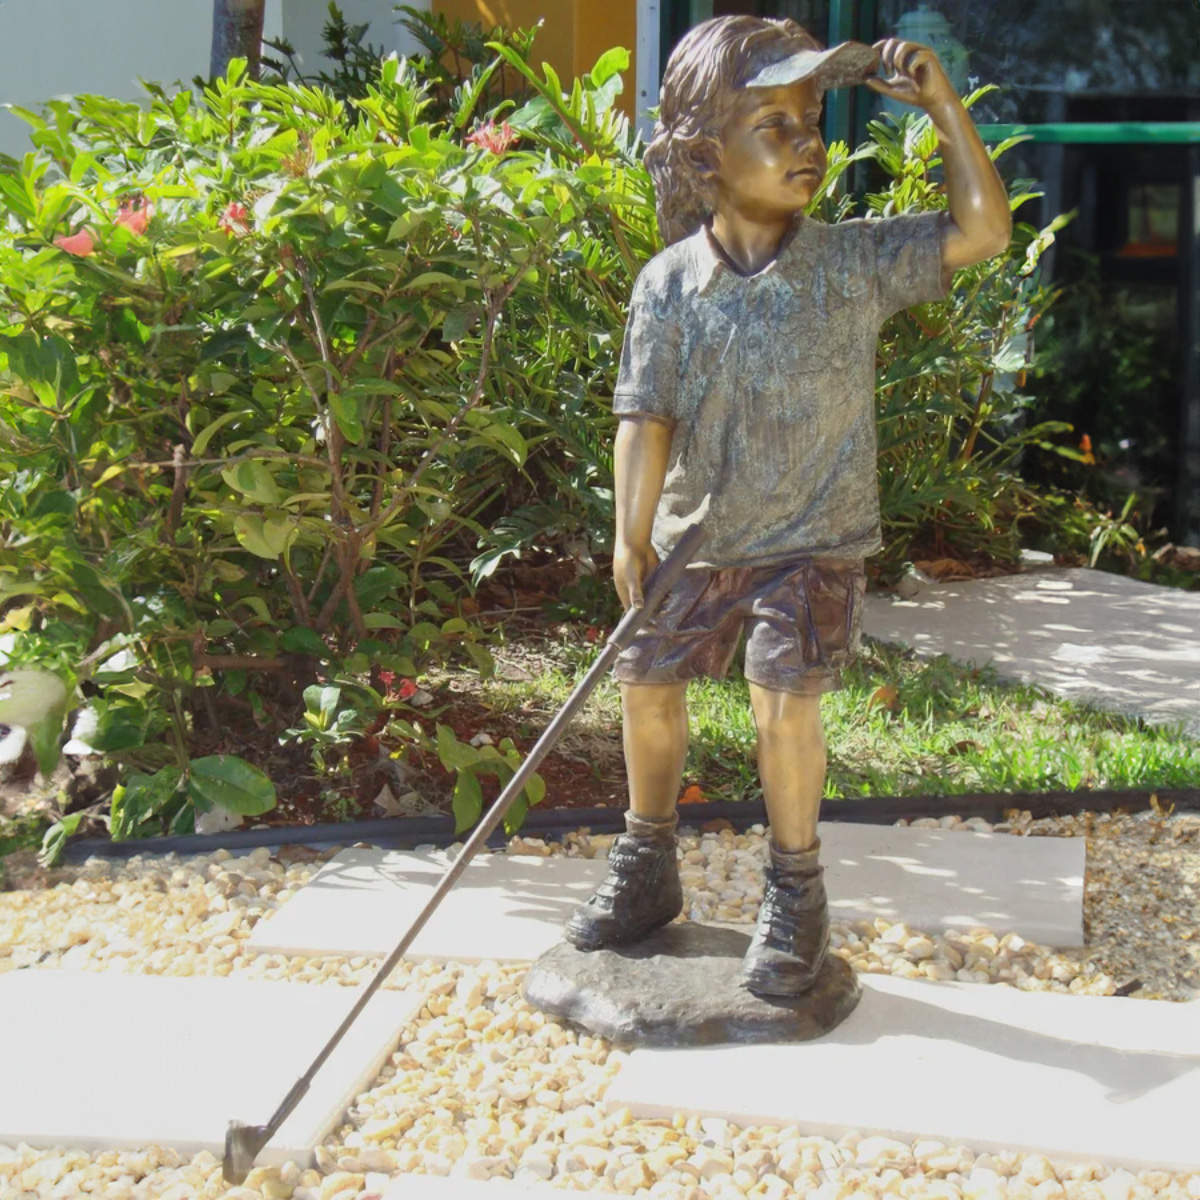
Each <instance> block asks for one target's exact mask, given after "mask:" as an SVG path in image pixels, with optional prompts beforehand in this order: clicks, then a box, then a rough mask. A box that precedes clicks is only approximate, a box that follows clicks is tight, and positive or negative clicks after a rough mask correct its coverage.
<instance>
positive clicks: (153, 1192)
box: [0, 811, 1200, 1200]
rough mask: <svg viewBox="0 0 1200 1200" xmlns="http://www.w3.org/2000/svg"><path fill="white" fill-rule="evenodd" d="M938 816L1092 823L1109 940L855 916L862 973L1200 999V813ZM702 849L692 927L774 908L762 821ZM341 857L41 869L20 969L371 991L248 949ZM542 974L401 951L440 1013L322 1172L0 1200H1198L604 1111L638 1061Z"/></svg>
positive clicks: (1187, 1193) (583, 848) (22, 1188)
mask: <svg viewBox="0 0 1200 1200" xmlns="http://www.w3.org/2000/svg"><path fill="white" fill-rule="evenodd" d="M684 819H685V820H686V816H685V818H684ZM924 823H925V822H913V824H915V825H920V824H924ZM934 824H939V825H940V826H941V827H943V828H952V829H958V830H961V831H963V833H964V835H969V834H970V833H971V832H973V831H983V832H987V831H998V832H1001V833H1005V832H1008V833H1013V834H1018V835H1022V836H1086V837H1087V838H1088V878H1087V887H1086V892H1085V896H1086V900H1085V904H1086V920H1087V930H1088V942H1089V944H1088V945H1087V946H1085V947H1083V948H1081V949H1078V950H1068V951H1054V950H1052V949H1050V948H1048V947H1044V946H1038V945H1035V944H1033V943H1029V942H1026V941H1024V940H1023V939H1021V938H1019V937H1017V936H1015V935H1014V934H1012V933H1011V932H1010V931H1005V930H987V929H977V930H971V931H969V932H967V933H963V934H954V933H951V934H934V933H930V932H927V931H922V930H920V929H916V928H910V927H908V926H907V925H905V924H891V925H889V924H888V923H887V922H886V921H875V922H866V921H863V922H854V923H850V924H844V925H835V926H834V927H833V945H834V950H835V952H836V953H838V954H840V955H842V956H843V957H845V958H846V959H847V960H848V961H849V962H850V963H851V965H853V966H854V967H855V968H856V969H857V970H862V971H869V972H878V973H891V974H895V975H900V976H903V977H906V978H922V977H925V978H931V979H958V980H963V981H965V982H970V983H977V984H980V985H993V986H994V985H1001V984H1007V985H1009V986H1013V987H1018V988H1021V989H1024V990H1039V991H1056V992H1067V993H1075V994H1092V995H1111V994H1113V993H1114V992H1118V991H1120V992H1121V993H1122V994H1135V995H1142V996H1150V997H1159V998H1162V999H1165V1000H1184V999H1190V998H1191V997H1192V996H1193V995H1194V994H1195V984H1196V979H1195V972H1196V970H1197V967H1198V965H1200V958H1198V956H1197V944H1196V943H1197V939H1200V933H1198V932H1197V928H1198V925H1200V922H1198V921H1197V917H1196V912H1195V909H1196V908H1197V905H1196V903H1195V898H1194V892H1195V889H1196V888H1197V887H1200V816H1197V815H1195V814H1169V813H1165V812H1161V811H1154V812H1151V813H1148V814H1139V815H1137V816H1132V817H1131V816H1116V817H1106V816H1096V815H1093V814H1084V815H1083V816H1081V817H1078V818H1056V819H1054V820H1051V821H1033V820H1032V819H1030V818H1029V814H1027V813H1019V812H1013V813H1012V814H1010V816H1009V819H1007V820H1006V821H1005V822H1004V823H1003V824H1001V825H997V826H994V827H993V826H989V825H988V824H987V822H982V821H980V820H978V819H973V820H968V821H963V820H962V819H960V818H944V819H943V820H942V821H941V822H934ZM611 842H612V837H611V836H594V837H593V836H591V835H590V834H589V833H588V832H587V831H586V830H581V831H579V832H577V833H575V834H568V835H567V836H566V838H565V839H564V842H563V843H561V844H559V843H553V844H546V843H544V842H540V841H538V840H537V839H532V838H515V839H513V840H512V841H511V842H510V843H509V846H508V849H507V852H508V853H510V854H539V855H551V854H567V855H575V856H584V857H593V856H596V855H599V854H603V853H606V852H607V848H608V846H609V845H611ZM680 844H681V859H682V861H681V872H682V874H683V877H684V884H685V893H686V908H685V914H684V918H683V919H692V920H718V921H732V922H747V923H748V922H750V921H752V920H753V919H754V914H755V911H756V909H757V905H758V902H759V900H760V899H761V867H762V864H763V862H765V858H766V840H765V837H764V831H763V829H762V827H761V826H755V827H754V828H752V829H751V830H749V831H748V832H747V833H744V834H738V833H735V832H734V831H733V830H731V829H714V830H711V831H707V832H696V831H687V830H685V831H684V832H683V836H681V838H680ZM332 853H334V852H328V853H326V854H323V855H317V854H315V853H314V852H312V851H310V850H305V849H303V848H297V847H285V848H283V849H282V850H280V851H279V853H278V854H277V855H272V854H271V852H270V851H268V850H266V849H258V850H255V851H252V852H251V853H250V854H249V855H246V856H241V857H237V858H235V857H233V856H232V855H230V854H229V853H228V852H227V851H217V852H216V853H214V854H211V855H205V856H197V857H192V858H183V859H181V858H179V857H177V856H173V855H168V856H166V857H163V858H150V857H146V858H133V859H130V860H128V861H127V862H125V863H117V862H112V863H110V862H108V861H107V860H103V859H98V858H93V859H89V860H88V861H87V863H85V864H84V865H83V866H82V867H78V868H67V869H62V870H58V871H55V872H53V873H52V874H51V875H50V876H49V877H48V878H47V877H45V876H42V878H41V883H42V886H35V885H34V884H35V880H33V879H28V878H27V879H26V883H27V886H25V887H24V888H23V890H19V891H10V892H5V893H0V973H3V972H5V971H11V970H22V969H38V968H66V969H71V968H76V969H80V970H119V971H130V972H140V973H145V974H162V975H213V974H215V975H230V974H237V975H243V976H249V977H261V978H269V979H288V980H290V981H293V982H301V983H311V984H313V985H314V986H327V987H328V986H347V985H354V984H363V983H366V982H367V981H369V980H370V979H371V977H372V976H373V974H374V971H375V969H376V967H377V966H378V963H379V961H380V960H378V959H367V958H351V959H346V958H342V957H334V956H323V957H313V958H303V957H286V956H283V955H278V954H266V955H254V954H252V953H248V952H247V951H246V948H245V941H246V939H247V938H248V937H249V935H250V932H251V930H252V929H253V927H254V924H255V923H256V922H257V921H258V920H260V919H261V918H262V917H263V916H265V915H266V914H268V913H270V912H271V911H273V910H274V909H276V908H278V907H279V906H280V905H282V904H285V903H287V901H288V899H290V898H291V896H293V895H294V894H295V892H296V891H297V890H298V889H299V888H300V887H302V886H303V885H304V884H305V883H306V882H308V880H309V879H310V878H311V877H312V875H313V874H314V873H315V872H316V870H317V869H319V867H320V865H321V862H322V861H323V860H325V859H327V858H328V857H329V856H330V854H332ZM11 878H12V877H11V876H10V881H11ZM525 969H526V968H525V967H524V966H523V965H512V964H509V965H498V964H495V963H487V962H485V963H482V964H479V965H477V966H462V965H459V964H453V963H450V964H438V963H416V964H414V963H401V964H400V966H399V967H398V968H397V970H396V972H395V973H394V974H393V975H392V977H391V978H390V979H389V980H388V982H387V984H386V985H385V986H388V987H399V988H410V987H411V988H419V989H421V990H422V991H423V992H424V995H425V1004H424V1007H423V1008H422V1009H421V1011H420V1013H419V1015H418V1016H417V1018H416V1019H415V1020H414V1021H413V1023H412V1025H411V1026H410V1027H408V1028H406V1029H404V1030H403V1031H402V1034H401V1039H400V1044H399V1047H398V1049H397V1052H396V1053H395V1054H394V1055H393V1056H392V1058H391V1061H390V1063H389V1064H388V1065H387V1066H386V1067H385V1068H384V1070H383V1071H382V1073H381V1074H380V1076H379V1077H378V1078H377V1079H376V1080H375V1081H374V1083H373V1085H372V1086H371V1088H370V1089H368V1090H367V1091H366V1092H364V1093H363V1094H362V1095H360V1096H359V1097H357V1098H356V1101H355V1103H354V1105H353V1106H352V1107H351V1109H350V1110H349V1111H348V1112H347V1114H346V1116H345V1121H344V1124H343V1125H342V1126H341V1127H340V1128H339V1129H338V1130H337V1131H336V1133H335V1135H334V1136H333V1137H331V1138H330V1139H329V1140H328V1141H327V1143H326V1144H325V1145H323V1146H322V1147H320V1148H318V1151H317V1156H316V1158H317V1163H316V1166H315V1167H313V1168H309V1169H301V1168H300V1167H299V1166H297V1165H296V1164H294V1163H289V1164H286V1165H285V1166H283V1167H277V1168H259V1169H256V1170H255V1171H253V1172H252V1173H251V1175H250V1176H249V1178H248V1179H247V1180H246V1183H245V1184H244V1185H243V1186H242V1187H240V1188H228V1187H227V1186H226V1185H225V1184H224V1182H223V1180H222V1178H221V1167H220V1162H219V1160H218V1159H217V1158H215V1157H214V1156H213V1155H211V1154H199V1155H196V1156H195V1157H193V1158H191V1159H184V1158H181V1157H180V1156H179V1155H178V1154H176V1153H175V1152H174V1151H172V1150H169V1149H163V1148H161V1147H157V1146H148V1147H144V1148H142V1149H140V1150H138V1151H136V1152H116V1151H110V1152H107V1153H90V1154H89V1153H87V1152H84V1151H79V1150H72V1149H70V1148H56V1149H53V1150H34V1149H32V1148H30V1147H28V1146H24V1145H21V1146H0V1200H8V1198H9V1197H13V1198H19V1200H31V1198H32V1197H53V1198H67V1197H73V1196H76V1195H93V1196H97V1197H104V1200H216V1198H217V1197H229V1198H230V1200H367V1198H368V1197H370V1196H373V1195H375V1194H377V1193H378V1192H379V1191H380V1190H381V1189H382V1187H383V1186H384V1185H385V1184H386V1182H387V1180H388V1178H389V1177H390V1176H392V1175H394V1174H397V1173H403V1172H417V1173H430V1174H441V1175H454V1176H460V1177H463V1178H467V1179H487V1178H492V1177H503V1178H512V1179H518V1180H529V1181H533V1180H545V1181H550V1182H551V1183H552V1184H554V1185H555V1186H559V1187H563V1188H574V1189H584V1190H593V1191H606V1192H615V1193H619V1194H624V1195H643V1196H650V1197H655V1198H662V1200H707V1198H708V1197H713V1198H715V1200H726V1198H728V1200H733V1198H735V1197H743V1196H745V1197H754V1198H759V1197H762V1198H764V1200H781V1198H783V1197H790V1196H815V1197H817V1198H818V1200H843V1198H848V1197H852V1196H863V1197H869V1196H885V1195H894V1196H898V1197H910V1196H911V1197H930V1198H935V1197H945V1198H959V1197H962V1198H964V1200H1000V1198H1003V1197H1012V1198H1013V1200H1026V1198H1030V1200H1059V1198H1065V1200H1074V1198H1075V1197H1079V1198H1088V1200H1091V1198H1095V1200H1142V1198H1144V1197H1150V1196H1163V1197H1168V1198H1170V1200H1184V1198H1188V1200H1200V1174H1193V1175H1190V1176H1188V1175H1180V1174H1172V1173H1171V1172H1167V1171H1142V1172H1139V1173H1133V1172H1128V1171H1122V1170H1119V1169H1117V1170H1110V1169H1108V1168H1105V1167H1102V1166H1100V1165H1098V1164H1086V1163H1084V1164H1080V1163H1072V1164H1067V1163H1052V1162H1050V1161H1048V1160H1047V1159H1046V1158H1044V1157H1043V1156H1041V1155H1018V1154H1016V1153H1010V1154H976V1153H974V1152H973V1151H972V1150H971V1149H970V1148H969V1147H966V1146H953V1145H952V1146H946V1145H942V1144H941V1143H939V1142H933V1141H928V1140H918V1141H916V1142H913V1143H906V1142H901V1141H896V1140H893V1139H890V1138H881V1137H873V1136H863V1135H861V1134H859V1133H850V1134H847V1135H846V1136H845V1137H843V1138H841V1139H839V1140H834V1139H829V1138H823V1137H810V1136H805V1135H804V1133H803V1131H801V1130H796V1129H792V1128H783V1129H780V1128H774V1127H769V1126H759V1127H745V1128H741V1127H737V1126H733V1125H729V1124H728V1123H726V1122H725V1121H721V1120H712V1119H702V1118H691V1117H684V1116H677V1117H676V1118H675V1119H674V1120H670V1121H666V1120H662V1121H644V1120H635V1119H634V1118H633V1116H632V1115H631V1114H630V1112H629V1111H628V1110H625V1111H622V1112H619V1113H616V1114H613V1115H606V1114H605V1112H604V1095H605V1091H606V1089H607V1086H608V1083H609V1082H610V1081H611V1079H612V1078H613V1077H614V1075H615V1074H616V1072H617V1070H618V1069H619V1067H620V1065H621V1063H622V1062H623V1061H624V1059H625V1057H626V1054H625V1052H624V1051H621V1050H617V1049H614V1048H613V1047H612V1046H611V1045H609V1044H608V1043H607V1042H605V1041H604V1040H603V1039H600V1038H593V1037H590V1036H588V1035H586V1034H584V1033H581V1032H577V1031H575V1030H573V1029H571V1028H568V1027H566V1026H564V1025H561V1024H559V1023H558V1022H557V1021H555V1020H554V1019H553V1018H548V1017H546V1016H544V1015H543V1014H542V1013H540V1012H538V1011H536V1010H535V1009H533V1008H532V1007H531V1006H530V1005H528V1004H527V1003H526V1002H525V1001H524V1000H523V999H522V997H521V994H520V985H521V980H522V976H523V974H524V971H525ZM1134 983H1136V985H1137V986H1136V987H1132V986H1131V984H1134Z"/></svg>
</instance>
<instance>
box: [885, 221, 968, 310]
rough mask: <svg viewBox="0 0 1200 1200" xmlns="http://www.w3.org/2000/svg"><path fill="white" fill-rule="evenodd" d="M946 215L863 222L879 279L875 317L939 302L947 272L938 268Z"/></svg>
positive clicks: (948, 281)
mask: <svg viewBox="0 0 1200 1200" xmlns="http://www.w3.org/2000/svg"><path fill="white" fill-rule="evenodd" d="M948 220H949V214H947V213H944V212H924V213H912V214H904V215H902V216H898V217H885V218H883V219H882V220H877V221H867V222H866V227H867V229H868V230H869V231H870V234H871V246H872V249H873V250H874V255H875V263H874V269H875V271H876V278H877V279H878V280H879V290H878V300H879V308H880V311H879V318H880V320H881V321H883V320H886V318H888V317H890V316H891V315H892V313H895V312H899V311H900V310H901V309H902V308H908V307H909V306H910V305H913V304H928V303H929V302H930V301H932V300H940V299H941V298H942V297H943V296H944V295H945V294H946V292H947V291H948V290H949V287H950V276H951V272H949V271H947V270H945V268H944V267H943V266H942V243H943V241H944V239H945V231H946V223H947V221H948Z"/></svg>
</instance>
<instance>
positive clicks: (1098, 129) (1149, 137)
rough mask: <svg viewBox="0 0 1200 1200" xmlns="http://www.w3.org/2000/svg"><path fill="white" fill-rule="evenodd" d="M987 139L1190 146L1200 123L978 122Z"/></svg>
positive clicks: (1198, 139)
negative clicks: (994, 123)
mask: <svg viewBox="0 0 1200 1200" xmlns="http://www.w3.org/2000/svg"><path fill="white" fill-rule="evenodd" d="M977 128H978V130H979V136H980V137H981V138H983V140H984V141H985V142H1002V141H1004V140H1005V139H1007V138H1010V137H1028V138H1029V140H1031V141H1034V142H1042V143H1046V144H1057V145H1085V144H1088V143H1092V144H1101V145H1114V146H1116V145H1126V146H1130V145H1156V146H1164V145H1189V144H1193V143H1200V122H1195V121H1111V122H1098V121H1075V122H1070V121H1068V122H1064V123H1061V124H1050V125H979V126H977Z"/></svg>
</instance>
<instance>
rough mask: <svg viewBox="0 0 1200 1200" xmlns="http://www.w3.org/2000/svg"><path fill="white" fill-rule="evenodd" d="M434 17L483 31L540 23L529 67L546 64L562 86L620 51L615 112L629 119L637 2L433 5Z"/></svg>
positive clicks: (456, 0)
mask: <svg viewBox="0 0 1200 1200" xmlns="http://www.w3.org/2000/svg"><path fill="white" fill-rule="evenodd" d="M433 11H434V12H435V13H442V14H444V15H445V16H447V17H449V18H451V19H456V20H459V21H475V22H478V23H480V24H482V25H483V26H484V27H485V28H490V27H492V26H495V25H503V26H505V27H507V28H510V29H512V28H528V27H530V26H532V25H535V24H536V23H537V22H538V20H539V19H541V20H544V22H545V23H544V24H543V26H542V28H541V30H540V31H539V33H538V36H537V41H536V42H535V43H534V54H533V57H534V61H535V62H536V63H542V62H548V63H549V64H550V65H551V66H552V67H553V68H554V70H555V71H557V72H558V76H559V78H560V79H561V80H562V81H563V83H564V85H568V84H569V81H570V80H571V79H573V78H574V77H575V76H577V75H582V74H583V73H584V72H586V71H590V70H591V69H592V67H593V66H594V65H595V62H596V59H598V58H599V57H600V55H601V54H603V53H604V51H605V50H608V49H609V48H610V47H612V46H624V47H625V48H626V49H627V50H628V51H629V53H630V56H631V57H630V63H629V70H628V71H626V72H625V73H624V79H625V91H624V92H623V93H622V94H621V100H620V106H621V109H622V111H623V112H624V113H625V114H626V115H627V116H632V115H633V101H634V79H635V75H634V71H635V67H636V62H635V61H634V58H633V56H634V55H635V54H636V49H637V0H433Z"/></svg>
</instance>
